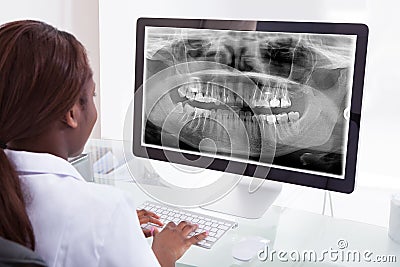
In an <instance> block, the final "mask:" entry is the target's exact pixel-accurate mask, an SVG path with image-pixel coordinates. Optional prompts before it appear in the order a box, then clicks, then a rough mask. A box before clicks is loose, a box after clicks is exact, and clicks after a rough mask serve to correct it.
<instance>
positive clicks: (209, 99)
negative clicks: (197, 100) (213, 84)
mask: <svg viewBox="0 0 400 267" xmlns="http://www.w3.org/2000/svg"><path fill="white" fill-rule="evenodd" d="M204 102H206V103H210V102H212V96H211V92H210V84H209V83H208V82H207V85H206V92H205V93H204Z"/></svg>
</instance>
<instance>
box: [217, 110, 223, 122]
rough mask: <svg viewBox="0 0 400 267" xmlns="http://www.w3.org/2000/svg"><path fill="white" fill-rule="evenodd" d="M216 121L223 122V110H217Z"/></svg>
mask: <svg viewBox="0 0 400 267" xmlns="http://www.w3.org/2000/svg"><path fill="white" fill-rule="evenodd" d="M216 119H217V121H218V122H221V121H222V109H217V113H216Z"/></svg>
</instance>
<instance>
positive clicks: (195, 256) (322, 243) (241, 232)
mask: <svg viewBox="0 0 400 267" xmlns="http://www.w3.org/2000/svg"><path fill="white" fill-rule="evenodd" d="M118 149H119V148H118ZM112 150H113V152H115V149H112ZM115 153H117V152H115ZM141 178H142V181H144V182H145V183H148V182H150V184H151V181H152V180H151V178H149V177H147V178H146V177H141ZM148 178H149V179H148ZM146 179H147V180H146ZM97 181H100V182H102V183H108V184H111V185H114V186H116V187H118V188H121V189H122V190H125V191H127V192H129V194H132V195H133V196H134V199H135V201H136V204H138V205H140V204H141V203H142V202H144V201H146V200H148V199H150V197H149V196H147V195H146V194H144V193H143V192H142V191H141V190H140V189H139V188H138V186H137V185H136V184H135V183H134V182H132V178H131V177H130V174H129V172H128V171H127V169H126V167H125V166H121V167H119V168H118V169H116V170H114V171H113V172H112V174H111V175H103V176H101V177H100V179H97ZM147 186H153V187H158V186H159V185H147ZM196 211H198V212H203V213H206V214H210V215H215V214H213V213H212V212H210V211H205V210H200V209H196ZM217 216H220V217H222V218H227V219H233V220H236V221H237V222H238V223H239V227H238V228H236V229H234V230H230V231H229V232H228V233H227V234H226V235H224V236H223V237H222V238H221V239H220V240H219V241H218V242H217V243H216V244H215V245H214V247H213V248H212V249H211V250H207V249H203V248H200V247H197V246H193V247H192V248H191V249H189V251H188V252H187V253H186V254H185V255H184V256H183V257H182V258H181V259H180V261H179V263H180V264H187V265H189V266H205V267H208V266H211V267H214V266H218V267H219V266H221V267H224V266H230V267H234V266H236V267H237V266H399V263H400V245H399V244H396V243H394V242H393V241H392V240H391V239H390V238H389V237H388V235H387V228H385V227H381V226H375V225H369V224H365V223H360V222H354V221H350V220H344V219H335V218H332V217H328V216H323V215H319V214H315V213H311V212H306V211H301V210H296V209H290V208H282V207H278V206H272V207H271V208H270V209H269V210H268V211H267V212H266V214H265V215H264V216H263V217H262V218H261V219H258V220H247V219H241V218H235V217H232V216H228V215H221V214H217ZM254 235H256V236H262V237H265V238H267V239H270V240H271V243H270V246H269V249H270V252H271V250H274V251H276V252H279V251H283V252H286V253H287V254H286V255H282V254H281V258H282V259H283V260H284V259H287V262H283V261H282V260H280V259H278V255H277V253H276V254H274V255H275V256H274V260H273V261H271V259H270V258H269V259H268V260H267V261H265V262H263V261H260V260H258V259H257V257H255V258H254V259H253V260H252V261H251V262H248V263H244V262H239V261H236V260H234V259H233V258H232V256H231V249H232V246H233V245H234V244H235V243H236V242H239V241H240V240H242V239H243V238H244V237H248V236H254ZM339 240H344V242H345V243H347V248H345V249H340V248H339V247H338V241H339ZM149 241H150V240H149ZM342 244H343V243H342ZM325 250H326V251H328V252H329V251H333V253H335V251H338V252H337V253H338V254H336V255H338V256H336V257H337V258H336V260H335V257H334V258H332V260H331V258H330V257H329V254H325V260H324V261H322V262H319V261H317V262H315V261H314V260H312V261H310V260H307V259H306V260H305V261H304V260H303V261H299V260H297V261H294V260H292V259H291V258H295V257H301V256H302V255H303V254H304V253H306V252H307V253H308V254H307V255H310V253H315V254H314V255H317V256H318V259H321V257H322V255H323V252H324V251H325ZM311 251H313V252H311ZM343 252H344V253H345V255H344V256H342V255H343V254H341V253H343ZM349 252H355V253H356V254H350V260H346V257H345V256H347V255H348V253H349ZM368 252H370V253H368ZM358 253H360V254H358ZM365 253H367V255H368V259H370V260H371V262H366V261H365V260H364V256H363V255H365ZM299 255H300V256H299ZM354 255H356V256H354ZM357 255H360V256H361V258H360V262H355V261H354V259H357ZM333 256H335V255H333ZM378 256H386V258H387V260H390V261H396V262H379V263H378V262H374V260H376V259H377V257H378ZM390 256H393V257H391V258H390V259H389V257H390ZM342 259H343V260H342ZM180 266H186V265H180Z"/></svg>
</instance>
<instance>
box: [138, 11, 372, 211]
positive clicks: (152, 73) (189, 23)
mask: <svg viewBox="0 0 400 267" xmlns="http://www.w3.org/2000/svg"><path fill="white" fill-rule="evenodd" d="M136 34H137V36H136V69H135V98H134V106H135V109H134V123H133V152H134V154H135V155H136V156H139V157H145V158H150V159H154V160H161V161H168V162H172V163H178V164H184V165H190V166H194V167H199V168H207V169H211V170H218V171H225V172H230V173H234V174H238V175H243V176H247V177H257V178H261V179H267V180H272V181H278V182H286V183H291V184H298V185H304V186H309V187H314V188H320V189H326V190H331V191H337V192H343V193H351V192H352V191H353V190H354V184H355V173H356V160H357V147H358V135H359V127H360V115H361V102H362V89H363V83H364V69H365V61H366V49H367V39H368V28H367V26H366V25H363V24H348V23H322V22H283V21H280V22H278V21H274V22H271V21H234V20H230V21H227V20H201V19H170V18H140V19H139V20H138V21H137V33H136ZM257 201H258V203H257V205H260V202H259V200H257Z"/></svg>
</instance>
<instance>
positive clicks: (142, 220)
mask: <svg viewBox="0 0 400 267" xmlns="http://www.w3.org/2000/svg"><path fill="white" fill-rule="evenodd" d="M139 222H140V224H145V223H149V222H150V223H153V224H156V225H159V226H163V225H164V224H163V223H162V222H161V221H160V220H158V219H156V218H154V217H150V216H143V217H141V218H139Z"/></svg>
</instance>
